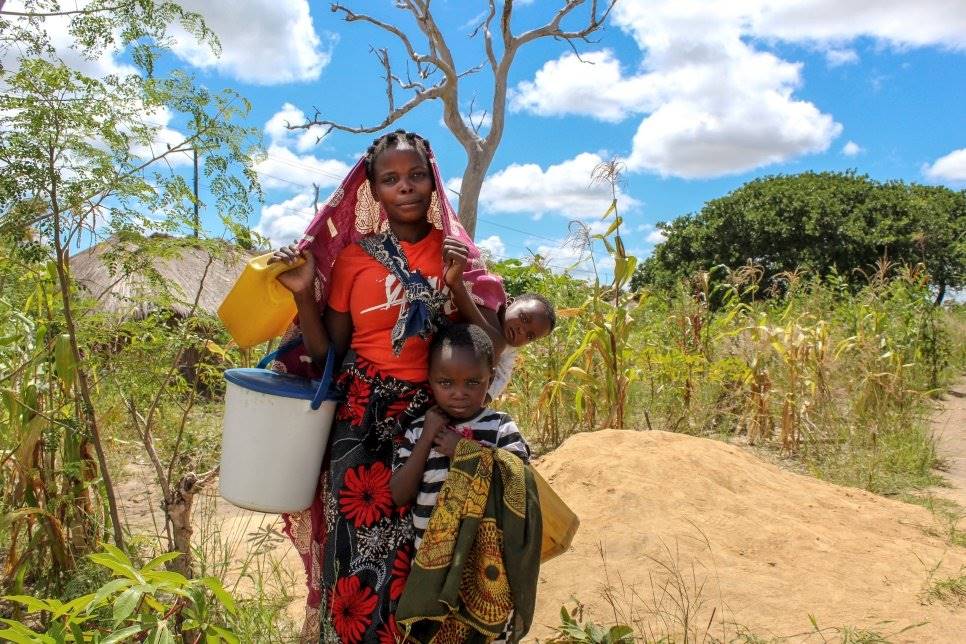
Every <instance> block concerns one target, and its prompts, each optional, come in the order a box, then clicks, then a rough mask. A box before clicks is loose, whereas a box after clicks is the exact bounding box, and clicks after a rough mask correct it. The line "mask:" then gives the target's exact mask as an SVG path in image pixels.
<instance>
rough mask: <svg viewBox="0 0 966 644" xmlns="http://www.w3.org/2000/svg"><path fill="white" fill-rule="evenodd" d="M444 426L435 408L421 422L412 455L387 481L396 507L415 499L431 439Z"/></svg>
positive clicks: (431, 444) (442, 417) (443, 417)
mask: <svg viewBox="0 0 966 644" xmlns="http://www.w3.org/2000/svg"><path fill="white" fill-rule="evenodd" d="M445 425H446V417H445V416H444V415H443V414H442V412H440V411H439V410H438V409H436V408H435V407H434V408H432V409H430V410H429V411H428V412H426V418H425V420H424V421H423V433H422V434H420V435H419V438H417V439H416V444H415V445H414V446H413V450H412V453H411V454H410V455H409V457H408V458H407V459H406V462H405V463H403V464H402V465H401V466H400V467H399V468H398V469H396V471H395V472H393V473H392V478H390V479H389V489H390V491H391V492H392V502H393V503H395V504H396V505H399V506H401V505H406V504H408V503H412V502H413V501H414V500H415V499H416V494H417V493H418V492H419V484H420V483H421V482H422V480H423V470H424V469H425V468H426V461H427V460H428V459H429V453H430V451H432V449H433V439H434V438H436V434H437V433H439V431H440V430H441V429H442V428H443V427H444V426H445Z"/></svg>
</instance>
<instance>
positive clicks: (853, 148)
mask: <svg viewBox="0 0 966 644" xmlns="http://www.w3.org/2000/svg"><path fill="white" fill-rule="evenodd" d="M863 152H865V150H863V149H862V146H860V145H859V144H858V143H856V142H855V141H847V142H846V144H845V145H843V146H842V154H844V155H845V156H847V157H854V156H856V155H857V154H861V153H863Z"/></svg>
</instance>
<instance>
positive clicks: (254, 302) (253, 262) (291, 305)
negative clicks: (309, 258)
mask: <svg viewBox="0 0 966 644" xmlns="http://www.w3.org/2000/svg"><path fill="white" fill-rule="evenodd" d="M271 257H272V254H271V253H265V254H264V255H259V256H258V257H253V258H252V259H250V260H248V265H247V266H245V270H244V271H242V274H241V276H239V278H238V281H237V282H235V285H234V286H233V287H232V289H231V291H229V292H228V295H227V296H225V300H224V302H222V303H221V306H220V307H218V317H219V318H221V321H222V323H224V325H225V328H226V329H228V333H230V334H231V337H232V338H233V339H234V340H235V342H236V343H237V344H238V346H239V347H241V348H242V349H247V348H248V347H253V346H255V345H256V344H261V343H262V342H267V341H268V340H271V339H272V338H274V337H277V336H280V335H282V333H284V332H285V329H287V328H288V325H289V324H291V322H292V319H293V318H294V317H295V312H296V309H295V299H294V298H293V297H292V293H291V292H290V291H289V290H288V289H287V288H285V287H284V286H282V284H281V282H279V281H278V280H277V279H275V278H276V277H278V276H279V275H281V274H282V273H284V272H286V271H289V270H291V269H293V268H295V267H296V266H300V265H301V264H303V263H304V262H305V260H304V259H299V260H297V261H296V262H295V263H294V264H286V263H285V262H275V263H273V264H269V263H268V260H269V259H270V258H271Z"/></svg>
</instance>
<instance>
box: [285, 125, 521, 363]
mask: <svg viewBox="0 0 966 644" xmlns="http://www.w3.org/2000/svg"><path fill="white" fill-rule="evenodd" d="M424 141H425V140H424ZM426 149H427V150H428V151H429V159H428V161H429V167H430V168H431V169H432V173H433V179H434V183H435V185H436V189H435V190H434V191H433V197H432V202H431V204H430V207H429V213H428V214H427V216H428V218H429V221H430V223H432V224H433V226H435V227H436V228H437V229H440V230H442V231H443V234H444V235H447V236H450V237H456V238H457V239H459V240H460V241H462V242H463V243H464V244H466V246H467V248H469V262H468V265H467V268H466V270H465V271H464V272H463V281H464V282H465V283H466V286H467V290H469V292H470V295H471V296H472V297H473V300H474V301H475V302H476V303H477V304H479V305H481V306H485V307H486V308H488V309H492V310H494V311H498V310H499V308H500V306H502V305H503V304H504V303H505V302H506V292H505V291H504V290H503V281H502V280H501V279H500V278H499V277H498V276H496V275H494V274H492V273H488V272H487V270H486V264H485V263H484V262H483V259H482V257H481V255H480V251H479V249H478V248H477V247H476V245H475V244H474V243H473V240H472V239H471V238H470V236H469V235H468V234H467V233H466V230H465V229H464V228H463V225H462V224H461V223H460V220H459V218H458V217H457V216H456V211H454V210H453V207H452V206H451V205H450V203H449V200H448V199H447V198H446V192H445V188H444V184H443V179H442V177H441V176H440V174H439V166H438V165H437V164H436V157H435V155H434V154H433V152H432V150H431V149H430V148H429V144H428V142H427V143H426ZM387 226H388V220H387V218H386V211H385V210H383V208H382V207H381V205H380V204H379V203H378V202H377V201H376V200H375V198H374V197H373V195H372V190H371V189H370V188H369V180H368V178H367V177H366V163H365V157H363V158H362V159H359V161H358V162H357V163H356V164H355V166H353V168H352V170H350V171H349V174H348V175H347V176H346V178H345V179H343V180H342V184H341V185H340V186H339V187H338V188H337V189H336V190H335V192H333V193H332V196H330V197H329V199H328V201H327V202H326V204H325V205H324V206H322V208H321V209H320V210H319V212H318V213H316V215H315V218H314V219H313V220H312V222H311V223H310V224H309V226H308V228H306V229H305V233H303V235H302V239H301V240H300V241H299V242H298V245H297V248H298V250H308V251H309V252H311V253H312V254H313V255H314V256H315V266H316V268H315V270H316V277H315V299H316V301H317V302H318V303H319V305H320V308H323V307H324V304H325V301H326V299H327V297H328V292H329V286H330V283H329V279H330V276H331V274H332V266H333V264H335V258H336V257H337V256H338V254H339V251H341V250H342V249H343V248H345V247H346V246H349V245H350V244H354V243H356V242H358V241H359V240H360V239H362V238H363V237H364V236H366V235H368V234H370V233H377V232H382V231H383V230H385V229H386V227H387ZM442 261H443V258H442V256H441V257H440V263H442ZM443 268H444V269H445V267H443ZM297 334H298V321H297V320H296V322H295V326H294V327H293V328H292V329H290V330H289V331H288V332H287V333H286V334H285V338H286V339H289V338H293V337H296V335H297ZM387 342H388V338H387ZM279 363H281V364H279ZM273 368H275V369H278V370H284V371H287V372H289V373H296V374H300V375H304V376H308V377H318V376H319V375H320V373H319V372H318V370H317V369H316V368H315V367H314V365H313V364H312V363H311V361H310V360H309V359H308V356H307V355H306V352H305V348H304V347H302V346H297V347H295V348H293V349H292V350H290V351H288V352H286V353H285V354H283V355H281V356H279V357H278V359H277V362H275V363H273Z"/></svg>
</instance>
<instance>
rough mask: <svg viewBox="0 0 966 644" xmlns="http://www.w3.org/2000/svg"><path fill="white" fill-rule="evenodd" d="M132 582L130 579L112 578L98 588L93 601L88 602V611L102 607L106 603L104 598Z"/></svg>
mask: <svg viewBox="0 0 966 644" xmlns="http://www.w3.org/2000/svg"><path fill="white" fill-rule="evenodd" d="M132 583H134V582H132V581H131V580H130V579H112V580H111V581H109V582H107V583H106V584H104V585H103V586H101V587H100V588H98V589H97V592H95V593H94V596H93V597H92V598H91V601H90V602H89V603H88V604H87V608H86V610H87V612H88V613H89V612H91V611H93V610H96V609H98V608H100V607H101V606H102V605H103V604H104V600H105V599H107V598H108V597H109V596H110V595H113V594H114V593H117V592H120V591H122V590H124V589H125V588H127V587H128V586H130V585H131V584H132Z"/></svg>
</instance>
